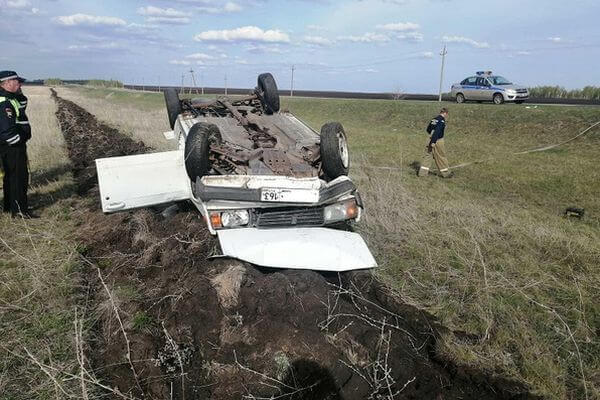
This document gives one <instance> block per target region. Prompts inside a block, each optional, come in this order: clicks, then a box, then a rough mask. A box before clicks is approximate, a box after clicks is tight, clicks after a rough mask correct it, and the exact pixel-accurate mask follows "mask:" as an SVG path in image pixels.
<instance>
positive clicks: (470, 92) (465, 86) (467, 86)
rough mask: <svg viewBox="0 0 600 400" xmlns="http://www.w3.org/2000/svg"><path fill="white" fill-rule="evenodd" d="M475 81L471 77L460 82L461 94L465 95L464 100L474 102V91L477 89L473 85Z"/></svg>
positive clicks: (475, 79) (474, 78)
mask: <svg viewBox="0 0 600 400" xmlns="http://www.w3.org/2000/svg"><path fill="white" fill-rule="evenodd" d="M476 81H477V78H476V77H474V76H472V77H470V78H467V79H465V80H464V81H463V82H462V90H463V94H464V95H465V99H467V100H474V96H475V91H476V89H477V86H476V85H475V83H476Z"/></svg>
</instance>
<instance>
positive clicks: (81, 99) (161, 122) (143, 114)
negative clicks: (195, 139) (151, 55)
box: [56, 86, 176, 151]
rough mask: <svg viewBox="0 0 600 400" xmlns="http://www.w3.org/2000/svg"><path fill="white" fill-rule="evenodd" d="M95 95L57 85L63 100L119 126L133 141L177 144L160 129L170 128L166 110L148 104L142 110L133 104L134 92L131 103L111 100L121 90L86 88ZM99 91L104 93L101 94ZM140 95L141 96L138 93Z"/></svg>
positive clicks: (152, 144)
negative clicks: (168, 139) (167, 138)
mask: <svg viewBox="0 0 600 400" xmlns="http://www.w3.org/2000/svg"><path fill="white" fill-rule="evenodd" d="M88 90H91V91H92V92H94V93H95V96H94V97H92V96H90V95H85V94H83V93H82V92H81V90H77V89H75V88H69V87H64V86H61V87H57V88H56V91H57V93H58V95H59V96H60V97H62V98H64V99H66V100H70V101H72V102H74V103H75V104H77V105H79V106H81V107H83V108H85V109H86V110H88V111H89V112H91V113H93V114H94V115H95V116H96V118H98V120H99V121H100V122H102V123H105V124H107V125H108V126H112V127H115V128H117V129H119V131H121V132H122V133H125V134H128V135H131V137H133V138H134V139H135V140H141V141H143V142H144V143H145V144H146V145H147V146H150V147H152V148H154V149H156V150H160V151H165V150H172V149H173V148H174V146H175V145H176V144H175V143H174V142H169V141H167V140H166V139H165V138H164V136H163V135H162V132H165V131H168V130H170V127H169V121H168V119H167V117H166V115H167V114H166V112H165V111H164V110H163V109H161V108H159V109H154V108H152V107H151V106H150V107H146V108H144V109H141V108H140V106H139V105H136V97H135V96H136V95H138V94H137V93H134V94H132V95H131V96H132V97H131V98H132V100H133V101H132V102H131V104H128V103H127V102H122V101H114V98H113V97H116V96H114V93H119V92H120V91H106V90H103V89H95V90H94V89H88ZM100 93H107V94H106V95H101V94H100ZM140 96H141V95H140Z"/></svg>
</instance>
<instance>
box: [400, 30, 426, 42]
mask: <svg viewBox="0 0 600 400" xmlns="http://www.w3.org/2000/svg"><path fill="white" fill-rule="evenodd" d="M396 39H400V40H408V41H410V42H422V41H423V34H422V33H421V32H406V33H402V34H399V35H396Z"/></svg>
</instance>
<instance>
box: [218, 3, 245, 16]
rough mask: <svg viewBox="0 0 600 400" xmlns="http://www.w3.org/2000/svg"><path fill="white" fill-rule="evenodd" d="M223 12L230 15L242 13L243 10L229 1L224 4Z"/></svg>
mask: <svg viewBox="0 0 600 400" xmlns="http://www.w3.org/2000/svg"><path fill="white" fill-rule="evenodd" d="M223 10H225V12H228V13H232V12H239V11H242V10H243V8H242V6H240V5H239V4H237V3H232V2H231V1H229V2H227V3H226V4H225V7H224V8H223Z"/></svg>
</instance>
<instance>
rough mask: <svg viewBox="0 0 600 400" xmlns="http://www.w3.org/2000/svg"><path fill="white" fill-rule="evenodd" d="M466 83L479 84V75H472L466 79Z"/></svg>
mask: <svg viewBox="0 0 600 400" xmlns="http://www.w3.org/2000/svg"><path fill="white" fill-rule="evenodd" d="M464 82H466V83H464V85H469V86H475V85H476V84H477V77H475V76H471V77H469V78H467V79H465V80H464Z"/></svg>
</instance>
